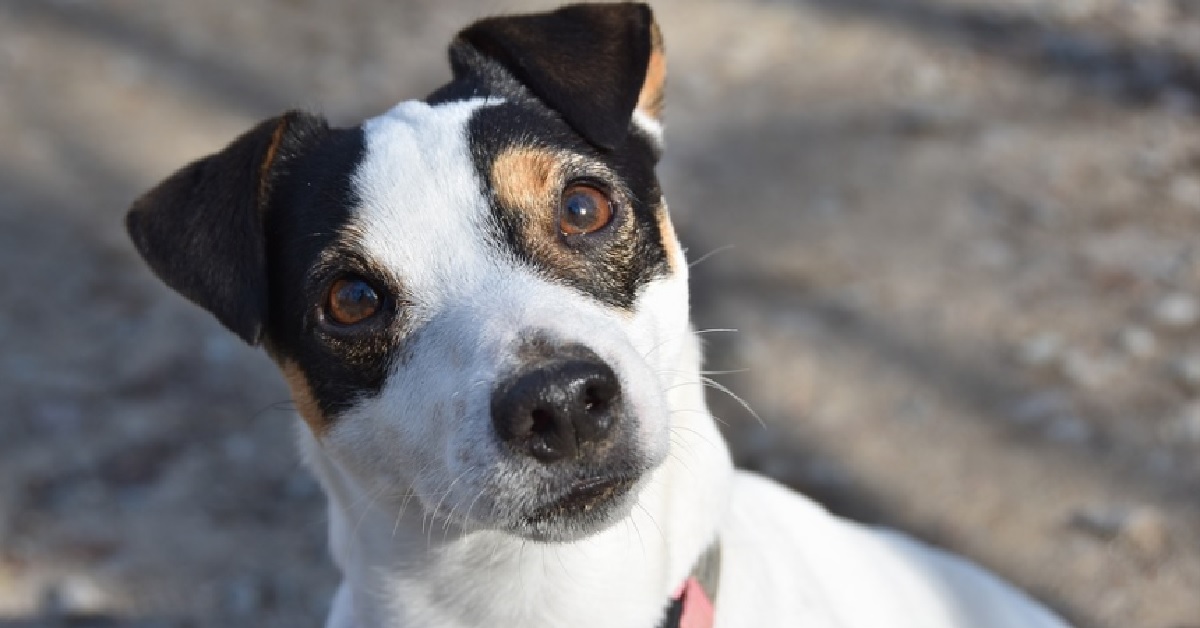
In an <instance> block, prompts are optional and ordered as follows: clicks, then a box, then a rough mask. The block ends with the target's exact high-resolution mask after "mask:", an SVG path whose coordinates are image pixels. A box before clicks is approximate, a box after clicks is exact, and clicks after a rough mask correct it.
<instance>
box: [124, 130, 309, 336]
mask: <svg viewBox="0 0 1200 628" xmlns="http://www.w3.org/2000/svg"><path fill="white" fill-rule="evenodd" d="M326 128H327V127H326V125H325V120H324V119H323V118H320V117H318V116H314V115H311V114H307V113H302V112H296V111H293V112H290V113H286V114H284V115H282V116H279V117H277V118H271V119H269V120H265V121H263V122H262V123H260V124H259V125H258V126H256V127H254V128H253V129H251V130H250V131H247V132H246V133H245V134H243V135H242V136H241V137H239V138H238V139H236V140H234V141H233V142H232V143H231V144H229V146H227V147H226V148H225V149H224V150H222V151H221V152H219V153H216V154H215V155H211V156H209V157H205V158H204V159H200V160H197V161H195V162H193V163H191V164H189V165H188V166H185V167H184V168H182V169H180V170H179V171H178V172H176V173H175V174H173V175H171V176H170V177H168V178H167V179H166V180H165V181H163V182H162V183H160V184H159V185H158V186H157V187H155V188H154V189H153V190H151V191H149V192H147V193H146V194H145V195H144V196H142V197H141V198H140V199H138V200H137V201H136V202H135V203H134V204H133V207H132V208H131V209H130V210H129V213H128V214H127V215H126V217H125V225H126V228H127V229H128V230H129V235H130V237H131V238H132V239H133V243H134V245H135V246H136V247H137V249H138V252H139V253H141V254H142V257H143V258H144V259H145V260H146V263H147V264H149V265H150V268H151V269H152V270H154V272H155V274H157V275H158V276H159V278H160V279H162V280H163V282H164V283H166V284H167V285H168V286H171V287H172V288H174V289H175V290H176V291H178V292H179V293H180V294H182V295H183V296H185V297H187V298H188V299H190V300H191V301H192V302H194V303H196V304H197V305H199V306H201V307H203V308H205V309H207V310H208V311H210V312H212V313H213V315H214V316H216V317H217V320H219V321H221V323H222V324H224V325H225V326H226V327H228V328H229V329H230V330H231V331H233V332H234V333H236V334H237V335H238V336H240V337H241V338H242V339H243V340H245V341H246V342H247V343H249V344H257V343H258V342H259V340H260V339H261V337H262V331H263V322H264V319H265V317H266V311H267V265H266V246H265V240H264V238H263V215H262V212H263V209H264V206H265V204H266V203H267V202H268V201H269V199H270V194H271V191H272V190H273V189H274V185H275V179H277V178H278V177H279V176H280V174H281V173H282V172H284V171H286V169H287V167H288V164H289V162H290V161H291V160H293V159H294V158H295V157H297V156H298V155H300V154H303V153H304V152H306V151H308V150H310V149H311V148H312V145H313V144H315V143H316V142H317V141H319V138H320V137H321V136H322V135H323V134H324V133H325V131H326Z"/></svg>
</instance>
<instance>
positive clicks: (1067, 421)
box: [1043, 414, 1092, 445]
mask: <svg viewBox="0 0 1200 628" xmlns="http://www.w3.org/2000/svg"><path fill="white" fill-rule="evenodd" d="M1043 433H1044V434H1045V435H1046V438H1047V439H1049V440H1050V441H1052V442H1055V443H1059V444H1061V445H1083V444H1085V443H1087V442H1088V441H1090V440H1091V439H1092V428H1091V426H1089V425H1088V424H1087V423H1086V422H1085V421H1084V420H1083V419H1081V418H1079V417H1077V416H1074V415H1070V414H1066V415H1060V416H1056V417H1054V418H1053V419H1051V420H1050V422H1049V423H1047V424H1046V428H1045V430H1044V432H1043Z"/></svg>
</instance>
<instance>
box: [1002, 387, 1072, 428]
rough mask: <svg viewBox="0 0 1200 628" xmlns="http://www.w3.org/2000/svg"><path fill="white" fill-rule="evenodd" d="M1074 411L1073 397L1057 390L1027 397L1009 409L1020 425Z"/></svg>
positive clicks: (1009, 412)
mask: <svg viewBox="0 0 1200 628" xmlns="http://www.w3.org/2000/svg"><path fill="white" fill-rule="evenodd" d="M1071 411H1072V403H1071V398H1070V397H1069V396H1067V395H1066V394H1064V393H1061V392H1059V391H1056V390H1049V391H1043V392H1039V393H1035V394H1032V395H1030V396H1028V397H1025V398H1023V399H1021V400H1020V401H1018V402H1017V403H1016V404H1014V405H1013V406H1012V407H1011V408H1010V409H1009V411H1008V417H1009V418H1010V419H1011V420H1012V421H1013V422H1014V423H1016V424H1018V425H1033V424H1037V423H1044V422H1046V421H1049V420H1050V419H1051V418H1053V417H1055V416H1058V415H1060V414H1065V413H1069V412H1071Z"/></svg>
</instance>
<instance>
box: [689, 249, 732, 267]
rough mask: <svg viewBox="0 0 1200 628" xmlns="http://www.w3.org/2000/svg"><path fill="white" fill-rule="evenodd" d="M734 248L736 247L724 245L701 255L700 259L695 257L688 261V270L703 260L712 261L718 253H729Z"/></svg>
mask: <svg viewBox="0 0 1200 628" xmlns="http://www.w3.org/2000/svg"><path fill="white" fill-rule="evenodd" d="M734 248H736V247H735V246H734V245H732V244H725V245H722V246H718V247H717V248H715V249H713V250H711V251H709V252H707V253H705V254H704V255H701V256H700V257H697V258H696V259H694V260H691V261H689V262H688V268H695V267H696V265H697V264H699V263H701V262H703V261H705V260H709V259H712V258H713V256H715V255H717V254H719V253H724V252H725V251H729V250H731V249H734Z"/></svg>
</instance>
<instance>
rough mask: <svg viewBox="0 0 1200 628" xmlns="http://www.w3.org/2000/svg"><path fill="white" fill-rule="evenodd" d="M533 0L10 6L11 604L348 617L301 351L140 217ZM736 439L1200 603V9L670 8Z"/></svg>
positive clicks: (1065, 607) (2, 131)
mask: <svg viewBox="0 0 1200 628" xmlns="http://www.w3.org/2000/svg"><path fill="white" fill-rule="evenodd" d="M549 4H550V3H543V2H539V3H537V4H536V5H531V4H521V3H515V2H512V3H510V2H483V1H479V2H455V3H452V4H451V3H446V2H433V1H423V2H415V1H413V2H395V1H387V0H352V1H344V2H338V1H335V0H276V1H253V2H249V1H248V2H225V3H218V2H195V1H191V0H103V1H92V2H80V1H67V0H60V1H50V0H0V138H3V139H2V143H0V277H2V280H0V347H2V350H0V407H4V408H6V410H5V411H4V414H3V415H0V627H3V628H15V627H33V626H42V627H51V626H170V627H183V626H256V627H258V626H264V627H274V626H278V627H284V626H287V627H295V626H317V625H320V622H321V617H322V615H323V613H324V611H325V610H326V608H327V604H328V599H329V596H330V593H331V588H332V587H333V585H334V583H335V577H336V576H335V574H334V573H333V571H332V568H331V566H330V563H329V560H328V559H327V557H326V554H325V546H324V514H323V511H322V497H321V495H320V493H319V491H318V489H317V488H316V486H315V485H314V483H313V482H312V481H311V479H309V478H308V476H307V475H306V474H305V472H304V471H303V470H302V469H301V468H300V467H299V464H298V462H297V458H296V455H295V453H294V452H293V447H292V430H293V429H294V426H293V418H292V417H291V414H290V407H289V404H288V402H287V401H286V398H287V395H286V392H285V389H284V386H283V385H282V382H281V379H280V377H279V376H278V375H277V374H276V372H275V370H274V369H273V367H272V366H271V365H270V364H269V362H268V361H267V360H266V359H265V358H264V357H263V356H261V355H260V354H258V353H257V352H255V351H253V350H251V349H249V348H247V347H244V346H242V345H241V344H239V342H238V341H237V340H236V339H235V338H234V337H233V336H232V335H230V334H228V333H226V332H224V331H223V330H222V329H221V328H220V327H219V326H218V325H217V324H216V323H215V322H214V321H212V320H210V318H209V317H208V316H207V315H206V314H205V313H203V312H201V311H200V310H198V309H197V308H194V307H192V306H191V305H188V304H187V303H186V302H184V301H183V300H182V299H181V298H179V297H177V296H176V295H174V294H173V293H171V292H169V291H168V290H167V289H166V288H165V287H163V286H162V285H160V284H159V283H157V282H156V281H155V280H154V279H153V278H152V276H151V275H150V273H149V272H148V271H147V270H146V269H145V268H144V267H143V265H142V264H141V263H140V261H139V260H138V259H137V258H136V256H135V254H134V252H133V250H132V248H131V247H130V245H129V243H128V242H127V241H126V238H125V236H124V233H123V230H122V227H121V217H122V215H123V213H124V211H125V209H126V207H127V206H128V204H129V202H130V201H131V200H132V199H133V198H134V197H135V196H136V195H137V194H138V193H140V192H141V191H143V190H145V189H146V188H148V187H149V186H150V185H152V184H153V183H155V182H157V181H158V180H159V179H160V178H162V177H163V176H165V175H166V174H168V173H169V172H171V171H172V170H174V169H175V168H177V167H179V166H180V165H182V164H183V163H185V162H186V161H188V160H191V159H193V158H195V157H198V156H200V155H203V154H206V153H208V152H211V151H213V150H215V149H217V148H219V147H220V146H222V145H223V144H224V143H225V142H227V141H228V140H230V139H231V138H232V137H234V136H235V135H236V134H237V133H239V132H240V131H242V130H244V129H245V128H248V127H249V126H250V125H251V124H253V123H254V122H255V121H257V120H259V119H261V118H264V117H267V116H269V115H273V114H275V113H277V112H279V111H281V110H283V109H285V108H288V107H291V106H297V105H299V106H304V107H308V108H311V109H315V110H319V111H324V112H326V113H327V114H328V115H329V116H330V118H331V120H333V121H334V122H339V123H347V124H348V123H354V122H357V121H358V120H360V119H362V118H363V117H365V116H368V115H373V114H375V113H378V112H380V111H382V110H384V109H386V108H388V107H390V106H391V105H392V104H393V103H394V102H396V101H398V100H402V99H407V98H413V97H420V96H423V95H424V94H425V93H426V92H428V91H429V90H430V89H431V88H433V87H435V86H437V85H438V84H440V83H441V82H442V81H444V80H445V79H446V78H447V76H448V69H447V67H446V63H445V53H444V50H445V45H446V43H447V42H448V41H449V38H450V37H451V35H452V34H453V32H454V31H455V30H456V29H458V28H460V27H462V26H463V25H465V24H466V23H467V22H469V21H470V20H471V19H473V18H476V17H479V16H482V15H485V14H488V13H494V12H497V11H506V10H518V9H530V8H539V7H543V6H549ZM655 7H656V10H657V12H658V17H659V21H660V23H661V24H662V27H663V31H664V34H665V37H666V42H667V49H668V56H669V61H670V66H671V80H670V89H669V94H668V99H667V107H668V152H667V156H666V158H665V160H664V162H663V164H662V167H661V174H662V178H663V181H664V186H665V188H666V190H667V198H668V199H669V201H670V203H671V207H672V211H673V213H674V216H675V220H676V222H677V225H678V226H679V229H680V232H681V234H682V236H683V238H684V240H685V243H686V245H687V246H688V249H689V253H690V256H691V257H692V258H693V259H699V258H701V257H705V256H707V255H708V254H711V256H707V257H705V259H704V260H703V261H702V262H700V263H699V264H698V265H696V266H695V267H694V268H693V272H694V275H695V276H694V282H693V286H694V293H695V294H694V297H695V317H696V320H697V324H698V325H699V327H700V328H702V329H710V328H714V329H715V328H734V329H737V330H739V331H738V332H736V333H726V332H712V333H709V334H707V335H706V336H705V337H706V339H707V342H708V354H709V360H708V365H709V367H710V368H714V369H746V370H745V371H744V372H739V373H735V374H730V375H727V376H723V377H721V378H720V379H721V381H723V382H724V383H725V384H727V385H728V386H729V387H730V388H732V389H733V390H735V391H737V392H738V393H739V394H741V395H743V396H744V397H745V398H746V399H747V400H748V401H749V403H750V404H751V405H752V406H753V407H754V408H755V409H756V410H757V411H758V413H759V414H760V415H761V416H762V417H763V419H764V421H765V423H766V427H765V428H763V427H760V426H759V425H758V423H757V422H755V421H754V420H753V419H752V418H750V417H749V416H748V415H747V413H746V412H745V411H744V410H742V409H741V407H740V406H738V405H737V404H736V403H734V402H732V401H730V400H729V399H726V398H723V397H721V396H713V397H712V403H713V405H714V408H715V410H716V413H717V414H718V415H719V416H721V417H722V418H723V420H724V421H725V422H726V423H727V424H728V429H727V432H728V435H729V437H730V440H731V442H732V443H733V445H734V449H735V452H736V454H737V456H738V459H739V461H740V462H741V463H742V464H743V465H746V466H749V467H752V468H756V469H759V470H761V471H763V472H764V473H767V474H769V475H771V476H774V477H777V478H779V479H782V480H783V481H785V482H787V483H789V484H791V485H793V486H796V487H798V488H800V489H801V490H804V491H806V492H808V493H809V494H811V495H813V496H815V497H817V498H818V499H820V500H821V501H823V502H824V503H826V504H828V505H829V506H830V507H831V508H833V509H835V510H837V511H839V512H842V513H846V514H848V515H850V516H853V517H855V518H859V519H863V520H867V521H871V522H878V523H883V524H887V525H892V526H897V527H900V528H903V529H905V530H907V531H909V532H911V533H913V534H916V535H918V536H921V537H923V538H926V539H929V540H932V541H934V542H937V543H939V544H942V545H945V546H947V547H950V548H952V549H954V550H957V551H960V552H963V553H965V554H967V555H969V556H971V557H973V558H975V559H977V560H978V561H980V562H982V563H983V564H985V565H987V566H989V567H990V568H992V569H994V570H996V571H998V572H999V573H1001V574H1003V575H1005V576H1006V577H1008V578H1010V579H1012V580H1014V581H1015V582H1017V583H1019V584H1020V585H1021V586H1023V587H1025V588H1026V589H1027V590H1029V591H1031V592H1032V593H1034V594H1035V595H1037V596H1039V597H1041V598H1042V599H1044V600H1046V601H1047V602H1048V603H1050V604H1051V605H1053V606H1054V607H1055V608H1057V609H1059V610H1061V611H1062V612H1063V613H1065V614H1066V615H1067V616H1069V617H1071V618H1072V619H1073V620H1075V621H1077V622H1078V623H1079V624H1080V625H1082V626H1111V627H1119V628H1125V627H1140V626H1146V627H1162V628H1183V627H1193V628H1194V627H1197V626H1200V300H1198V299H1200V239H1198V238H1197V237H1196V235H1197V234H1198V233H1200V231H1198V228H1200V132H1198V131H1200V125H1198V124H1197V113H1198V112H1200V3H1195V2H1191V1H1190V0H1175V1H1167V0H777V1H765V0H764V1H760V2H751V1H746V2H737V3H734V2H713V1H704V0H690V1H684V0H664V1H663V2H656V3H655Z"/></svg>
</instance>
